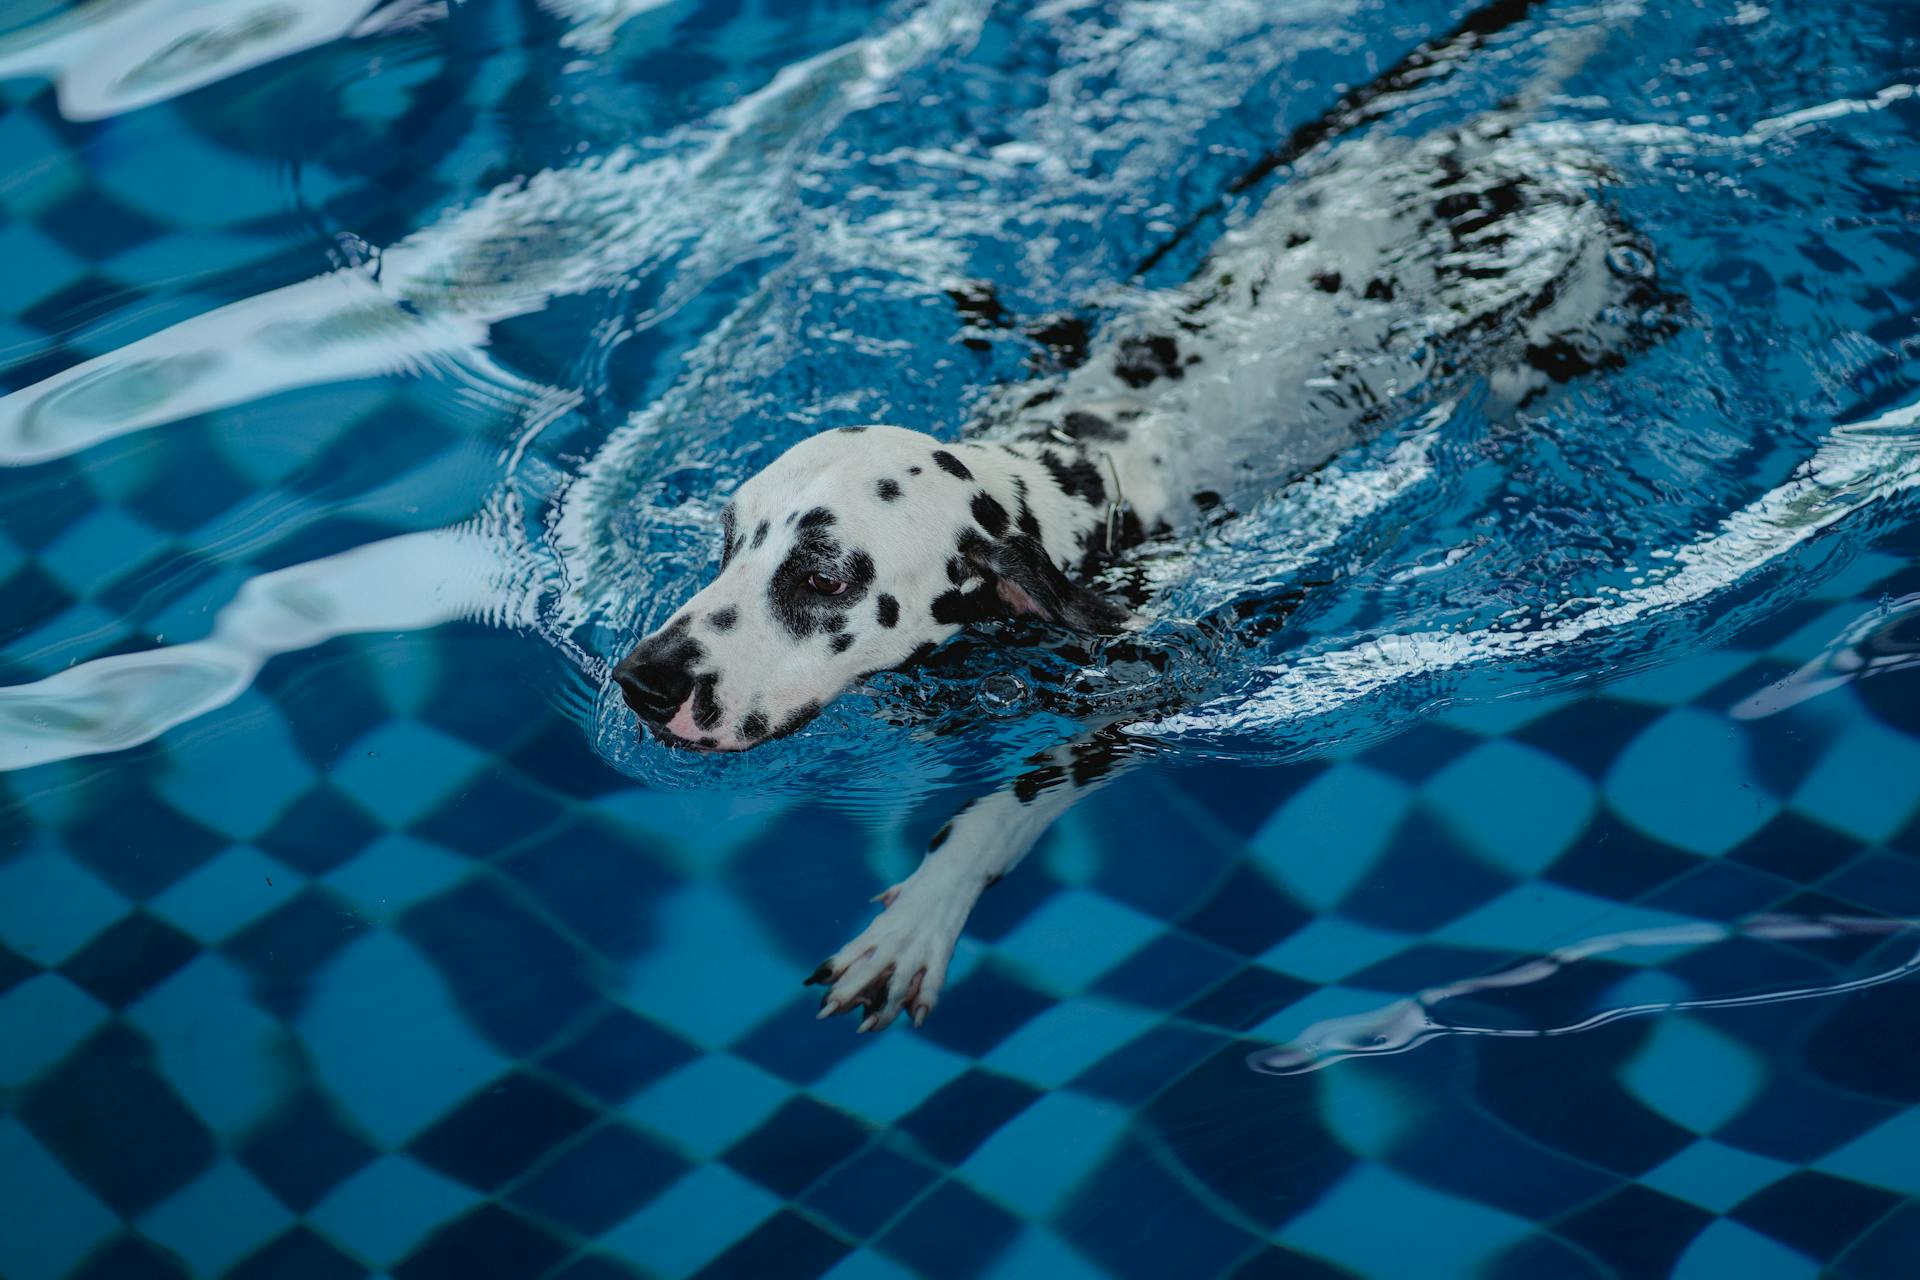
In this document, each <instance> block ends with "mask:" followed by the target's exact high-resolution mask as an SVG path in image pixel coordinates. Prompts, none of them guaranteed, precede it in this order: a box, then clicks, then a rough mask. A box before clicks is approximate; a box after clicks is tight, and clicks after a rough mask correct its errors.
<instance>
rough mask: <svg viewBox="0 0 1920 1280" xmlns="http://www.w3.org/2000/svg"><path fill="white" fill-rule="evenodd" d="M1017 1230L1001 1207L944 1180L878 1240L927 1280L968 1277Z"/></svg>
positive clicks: (1007, 1241)
mask: <svg viewBox="0 0 1920 1280" xmlns="http://www.w3.org/2000/svg"><path fill="white" fill-rule="evenodd" d="M1019 1231H1020V1223H1019V1221H1018V1220H1017V1219H1015V1218H1014V1217H1013V1216H1012V1215H1011V1214H1009V1213H1008V1212H1007V1211H1006V1210H1004V1209H1002V1208H1000V1207H998V1206H997V1205H994V1204H992V1203H991V1202H989V1201H987V1200H985V1199H983V1198H982V1197H980V1196H978V1195H975V1194H974V1193H973V1192H972V1191H969V1190H968V1189H967V1188H966V1187H964V1186H962V1185H961V1184H960V1183H958V1182H946V1183H942V1184H941V1185H940V1186H938V1187H935V1188H934V1189H933V1191H932V1192H931V1193H930V1194H928V1195H927V1197H926V1198H925V1199H923V1200H921V1201H920V1202H919V1203H918V1204H916V1205H914V1206H913V1208H911V1209H909V1210H907V1212H906V1215H905V1216H904V1217H902V1218H901V1219H900V1221H898V1222H896V1223H894V1224H893V1226H892V1227H891V1228H889V1229H888V1231H887V1233H886V1234H885V1235H883V1236H881V1237H880V1239H879V1241H878V1242H877V1243H878V1244H879V1247H880V1248H881V1249H882V1250H884V1251H885V1252H886V1253H888V1254H889V1255H891V1256H893V1257H895V1258H898V1259H900V1260H901V1261H902V1262H905V1263H906V1264H907V1265H909V1266H911V1267H912V1268H913V1269H914V1270H915V1271H916V1272H918V1273H919V1274H920V1275H922V1276H926V1277H928V1280H968V1278H969V1277H972V1276H977V1275H979V1274H980V1273H981V1272H982V1271H983V1270H985V1269H986V1267H987V1264H989V1263H991V1262H992V1261H993V1260H994V1258H995V1257H997V1256H998V1255H999V1253H1000V1251H1001V1250H1003V1249H1005V1248H1006V1247H1007V1245H1008V1243H1009V1242H1011V1241H1012V1239H1013V1237H1014V1236H1015V1235H1017V1234H1019Z"/></svg>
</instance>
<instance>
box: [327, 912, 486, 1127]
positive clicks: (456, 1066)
mask: <svg viewBox="0 0 1920 1280" xmlns="http://www.w3.org/2000/svg"><path fill="white" fill-rule="evenodd" d="M457 1008H458V1006H457V1005H456V1004H455V1002H454V999H453V993H452V992H450V991H448V990H447V986H446V984H445V983H444V982H442V981H441V980H440V975H439V974H438V973H436V972H435V971H434V969H433V966H432V965H430V964H428V963H427V961H426V960H425V959H423V958H422V957H421V955H420V954H419V952H417V951H415V950H414V949H413V948H412V947H411V946H409V945H408V944H407V943H406V942H404V941H403V940H401V939H400V938H398V937H396V936H394V935H393V934H392V933H389V932H388V931H386V930H385V929H376V930H373V931H371V932H369V933H368V934H367V935H366V936H364V937H362V938H360V939H358V940H357V941H355V942H353V943H352V944H350V945H349V946H348V947H347V948H346V949H345V950H343V951H342V952H341V953H340V954H339V955H338V956H336V957H334V959H333V961H332V963H330V964H329V965H328V966H327V967H326V968H325V969H323V970H322V971H321V973H320V975H319V977H318V978H317V979H316V980H315V983H314V990H313V995H312V997H311V998H310V999H309V1001H308V1003H307V1008H306V1011H305V1013H304V1014H303V1015H302V1016H301V1018H300V1022H299V1030H300V1035H301V1038H302V1039H303V1040H304V1041H305V1042H306V1044H307V1047H308V1050H309V1052H310V1053H311V1055H312V1059H313V1064H314V1069H315V1071H316V1072H317V1073H318V1075H319V1076H320V1079H321V1081H322V1082H323V1083H324V1084H325V1085H326V1086H327V1088H328V1089H330V1090H331V1091H332V1093H333V1095H334V1097H335V1098H336V1099H337V1100H338V1101H339V1102H340V1104H341V1106H342V1107H343V1108H344V1109H345V1110H346V1112H347V1114H348V1115H350V1116H352V1117H353V1118H354V1119H355V1120H357V1121H358V1122H359V1123H360V1126H361V1127H362V1128H364V1129H365V1130H366V1131H367V1132H368V1133H369V1134H370V1135H372V1137H373V1138H374V1140H375V1141H377V1142H378V1143H380V1145H382V1146H384V1147H388V1148H393V1147H399V1146H402V1145H404V1144H405V1143H406V1142H407V1141H408V1140H409V1139H411V1138H412V1137H413V1136H414V1135H415V1134H417V1133H419V1132H420V1131H421V1130H422V1129H424V1128H426V1127H427V1126H428V1125H430V1124H432V1123H433V1122H434V1121H436V1120H438V1119H439V1118H440V1117H441V1116H443V1115H445V1114H446V1113H447V1112H449V1111H451V1110H453V1108H454V1107H456V1106H458V1105H459V1104H460V1102H461V1101H462V1100H463V1099H465V1098H466V1097H467V1096H468V1095H470V1094H472V1093H474V1092H475V1091H476V1090H479V1089H483V1088H485V1087H486V1086H487V1085H488V1084H489V1083H490V1082H491V1081H492V1080H493V1079H494V1078H495V1077H497V1076H498V1075H499V1074H500V1073H501V1072H502V1071H503V1070H505V1069H506V1067H507V1065H508V1063H507V1060H506V1059H505V1058H503V1057H501V1056H500V1055H499V1054H498V1053H496V1052H494V1050H493V1049H492V1048H491V1047H489V1046H488V1045H487V1044H486V1042H485V1041H483V1040H481V1039H480V1038H479V1037H478V1036H476V1035H475V1034H474V1033H473V1032H472V1031H471V1030H469V1029H468V1027H467V1023H466V1020H465V1019H463V1018H461V1017H460V1015H459V1013H458V1012H457Z"/></svg>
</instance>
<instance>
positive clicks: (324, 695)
mask: <svg viewBox="0 0 1920 1280" xmlns="http://www.w3.org/2000/svg"><path fill="white" fill-rule="evenodd" d="M369 662H370V660H369V659H368V658H367V657H366V655H365V654H364V652H363V651H362V649H361V648H360V647H359V646H358V645H357V644H356V643H355V642H354V641H353V640H352V639H339V640H329V641H327V642H326V643H325V644H322V645H319V646H317V647H315V648H312V649H307V650H304V651H302V652H300V653H294V654H288V655H286V656H285V657H282V658H279V659H277V660H276V661H273V662H269V663H268V664H267V665H266V666H265V667H263V668H261V670H260V674H259V675H257V676H256V677H254V683H255V685H256V686H257V687H258V688H260V689H261V691H263V692H264V693H266V694H267V696H268V697H270V698H272V699H273V700H274V702H275V703H277V704H278V705H279V707H280V709H281V711H283V712H284V713H285V718H286V723H287V728H288V730H289V731H290V732H291V733H292V734H293V739H294V741H295V743H297V744H298V745H299V747H300V751H301V754H303V755H304V756H306V758H307V759H308V760H311V761H312V762H313V763H314V764H315V765H317V766H319V767H321V768H323V769H326V768H331V767H332V766H333V765H334V764H336V763H338V761H339V759H340V753H341V752H343V751H345V750H346V749H347V748H349V747H351V746H352V745H353V744H354V743H356V742H358V741H359V740H360V739H361V738H362V737H364V736H365V735H366V733H367V731H368V730H370V729H372V728H374V727H375V726H376V725H380V724H384V723H386V722H387V721H388V720H390V719H391V718H392V716H393V712H392V711H391V710H390V709H389V708H388V706H387V704H386V700H385V699H384V698H382V697H381V696H380V689H379V686H378V685H376V684H375V683H374V681H373V673H372V671H371V669H370V667H369Z"/></svg>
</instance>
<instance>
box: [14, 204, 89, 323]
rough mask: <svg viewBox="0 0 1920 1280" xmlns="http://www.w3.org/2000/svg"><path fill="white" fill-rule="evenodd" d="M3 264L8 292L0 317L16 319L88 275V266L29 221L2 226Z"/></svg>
mask: <svg viewBox="0 0 1920 1280" xmlns="http://www.w3.org/2000/svg"><path fill="white" fill-rule="evenodd" d="M0 262H4V263H6V264H7V293H6V297H5V298H4V299H0V315H7V316H17V315H20V314H21V313H23V312H26V311H30V310H32V308H33V304H34V303H36V302H39V301H41V300H42V299H44V298H50V297H52V296H53V295H54V294H56V293H58V292H60V290H62V289H64V288H66V287H67V286H68V285H70V284H72V283H73V282H74V281H76V280H79V279H81V278H83V277H84V276H85V275H86V274H87V264H86V263H85V262H84V261H82V260H81V259H80V258H78V257H77V256H75V255H74V254H72V253H69V252H68V251H67V250H66V249H65V248H63V247H61V245H60V242H59V241H57V240H54V239H52V238H51V237H49V236H46V235H43V234H42V233H41V232H40V230H39V228H37V227H35V226H34V225H33V223H31V222H27V221H18V222H9V223H8V224H7V225H6V226H4V227H0Z"/></svg>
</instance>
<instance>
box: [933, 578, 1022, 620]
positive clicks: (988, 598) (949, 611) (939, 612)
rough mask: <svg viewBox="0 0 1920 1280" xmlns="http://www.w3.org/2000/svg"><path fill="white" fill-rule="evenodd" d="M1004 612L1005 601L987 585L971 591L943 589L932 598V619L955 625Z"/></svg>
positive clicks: (1002, 615)
mask: <svg viewBox="0 0 1920 1280" xmlns="http://www.w3.org/2000/svg"><path fill="white" fill-rule="evenodd" d="M1006 612H1007V606H1006V604H1005V602H1004V601H1002V600H1001V599H1000V597H999V595H998V594H996V593H995V592H994V591H992V590H991V589H990V588H987V587H976V588H975V589H974V590H972V591H961V590H959V589H958V588H955V589H954V590H952V591H943V592H941V593H940V594H939V595H937V596H935V597H934V599H933V609H932V613H933V620H934V621H935V622H941V623H951V624H954V625H957V626H965V625H966V624H967V623H969V622H985V621H987V620H988V619H989V618H999V617H1004V616H1005V615H1006Z"/></svg>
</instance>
